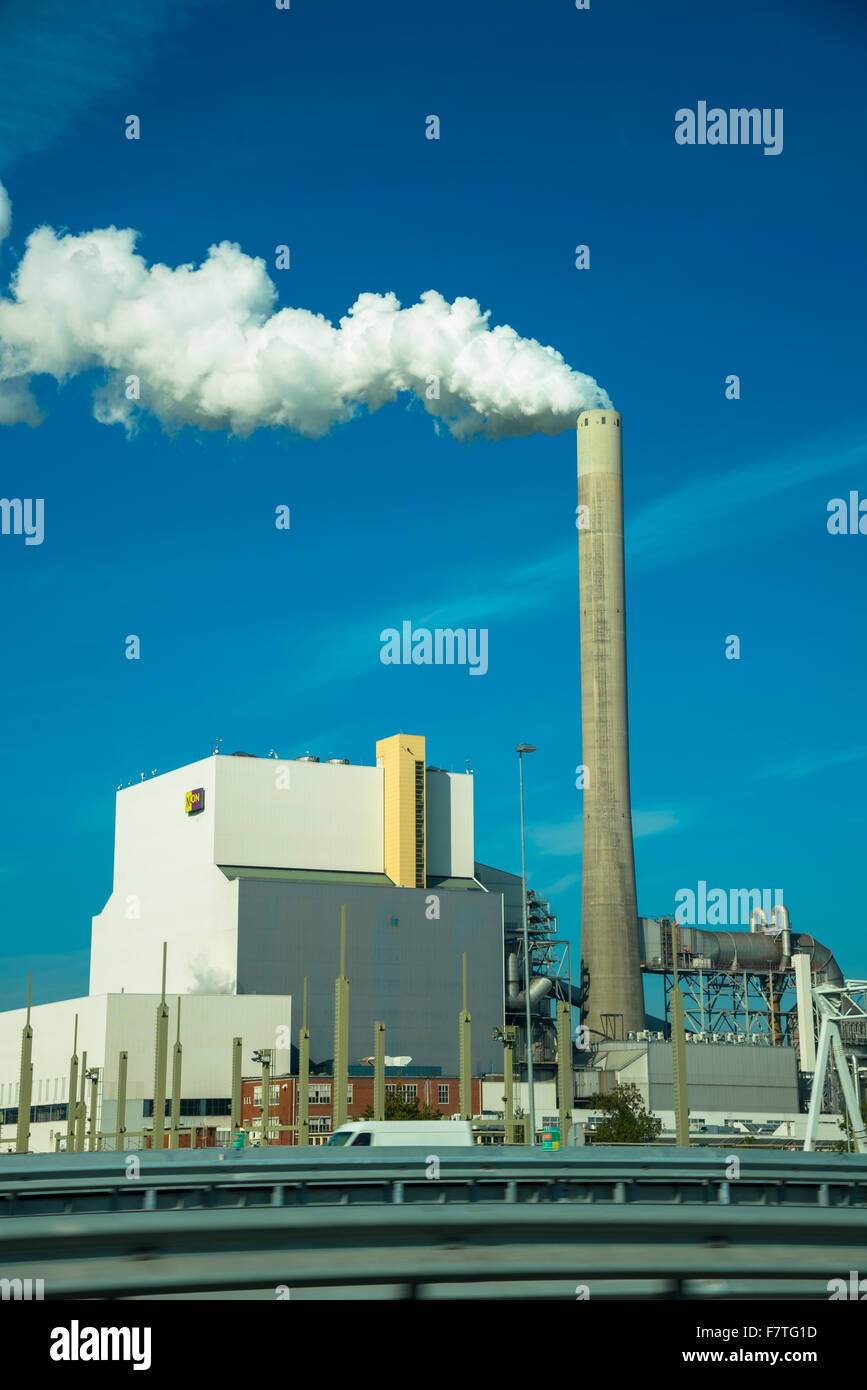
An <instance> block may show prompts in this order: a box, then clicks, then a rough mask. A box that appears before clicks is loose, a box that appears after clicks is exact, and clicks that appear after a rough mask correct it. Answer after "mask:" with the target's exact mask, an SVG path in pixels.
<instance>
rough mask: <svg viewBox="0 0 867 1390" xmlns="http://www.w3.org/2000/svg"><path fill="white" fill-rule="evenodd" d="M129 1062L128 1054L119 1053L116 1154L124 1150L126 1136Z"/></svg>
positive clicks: (115, 1135)
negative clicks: (127, 1071) (127, 1072)
mask: <svg viewBox="0 0 867 1390" xmlns="http://www.w3.org/2000/svg"><path fill="white" fill-rule="evenodd" d="M128 1061H129V1053H128V1052H119V1053H118V1054H117V1114H116V1116H115V1122H114V1123H115V1128H114V1148H115V1152H117V1151H118V1150H120V1149H122V1148H123V1144H124V1135H125V1134H126V1070H127V1063H128Z"/></svg>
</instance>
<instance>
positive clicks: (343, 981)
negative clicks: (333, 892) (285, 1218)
mask: <svg viewBox="0 0 867 1390" xmlns="http://www.w3.org/2000/svg"><path fill="white" fill-rule="evenodd" d="M348 1072H349V980H348V979H347V978H346V904H345V903H344V904H343V906H342V907H341V909H340V975H339V976H338V978H337V979H336V980H335V982H334V1077H333V1084H334V1092H333V1102H334V1104H333V1119H332V1124H333V1126H334V1129H335V1131H336V1130H338V1129H339V1128H340V1126H341V1125H344V1124H346V1114H347V1100H346V1096H347V1086H348V1084H349V1081H348Z"/></svg>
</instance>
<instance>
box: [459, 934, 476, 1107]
mask: <svg viewBox="0 0 867 1390" xmlns="http://www.w3.org/2000/svg"><path fill="white" fill-rule="evenodd" d="M461 989H462V997H463V1007H462V1009H461V1012H460V1016H459V1020H458V1033H459V1039H460V1046H459V1057H460V1106H461V1119H462V1120H471V1119H472V1118H473V1080H472V1048H471V1029H470V1024H471V1022H472V1020H471V1018H470V1014H469V1010H468V1009H467V953H466V951H464V952H462V954H461Z"/></svg>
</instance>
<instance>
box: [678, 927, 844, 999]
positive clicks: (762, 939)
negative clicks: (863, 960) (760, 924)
mask: <svg viewBox="0 0 867 1390" xmlns="http://www.w3.org/2000/svg"><path fill="white" fill-rule="evenodd" d="M786 917H787V920H788V914H786ZM787 937H788V940H786V938H787ZM680 938H681V943H682V945H684V946H688V947H689V949H690V950H691V951H692V952H693V953H694V954H695V955H696V956H699V957H701V958H702V959H703V960H708V961H710V963H711V965H713V966H714V967H715V968H716V969H717V970H780V969H782V968H784V965H785V964H788V961H789V960H790V958H791V955H792V953H793V952H795V953H797V954H799V955H808V956H809V957H810V967H811V971H812V974H813V975H814V976H817V977H819V978H820V979H821V980H822V981H823V982H826V983H828V984H833V985H840V984H842V982H843V972H842V971H841V969H840V967H839V965H838V964H837V962H836V960H835V959H834V955H833V953H832V952H831V951H830V950H829V948H828V947H827V946H823V945H822V943H821V942H820V941H817V940H816V938H815V937H814V936H810V934H809V932H796V933H794V934H793V933H792V932H791V931H790V929H789V927H788V925H786V926H785V927H784V928H783V929H782V931H781V932H780V934H779V936H771V935H767V934H766V933H764V932H762V931H752V930H751V931H748V932H738V931H706V930H704V929H703V928H700V927H681V928H680ZM787 947H788V949H787Z"/></svg>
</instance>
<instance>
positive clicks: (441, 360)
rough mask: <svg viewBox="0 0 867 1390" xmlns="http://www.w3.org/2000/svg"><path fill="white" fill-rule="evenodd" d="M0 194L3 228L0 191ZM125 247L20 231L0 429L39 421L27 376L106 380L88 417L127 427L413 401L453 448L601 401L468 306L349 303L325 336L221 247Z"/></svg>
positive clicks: (299, 419)
mask: <svg viewBox="0 0 867 1390" xmlns="http://www.w3.org/2000/svg"><path fill="white" fill-rule="evenodd" d="M0 195H2V196H0V232H2V230H3V216H4V212H3V209H4V201H3V200H4V198H5V194H4V193H3V190H2V185H0ZM6 207H7V208H8V199H6ZM7 225H8V217H7ZM135 242H136V233H135V232H134V231H132V230H130V229H126V230H121V229H118V228H116V227H106V228H103V229H102V230H97V231H92V232H85V233H83V234H81V235H79V236H71V235H65V236H59V235H58V234H57V233H56V232H54V231H53V230H52V229H51V228H50V227H39V228H38V229H37V230H36V231H34V232H31V234H30V236H29V237H28V238H27V243H26V249H25V252H24V255H23V256H22V258H21V260H20V262H19V264H18V267H17V269H16V271H15V273H14V275H13V276H12V280H11V284H10V290H11V296H10V297H9V298H6V297H3V296H0V423H6V424H10V423H14V422H15V421H16V420H26V421H27V422H28V423H31V424H34V423H38V419H39V416H38V411H37V407H36V402H35V401H34V399H33V397H32V395H31V393H30V391H29V388H28V379H29V378H30V377H33V376H38V375H48V376H53V377H54V378H55V379H56V380H57V381H58V382H62V381H65V380H66V379H67V378H69V377H72V376H75V375H77V374H79V373H81V372H86V371H89V370H92V369H102V370H103V371H104V372H105V373H107V374H108V383H107V385H106V386H105V387H103V388H100V389H99V390H98V391H97V392H96V395H95V397H94V414H95V416H96V418H97V419H98V420H100V421H102V422H103V423H106V424H111V423H121V424H123V425H124V426H125V428H126V429H127V430H128V431H131V430H132V429H134V427H135V423H136V417H137V414H138V412H139V411H142V410H146V411H149V412H151V413H152V414H153V415H154V416H155V417H156V418H157V419H158V420H159V421H160V423H161V424H162V425H163V426H164V427H165V428H166V429H170V430H171V429H177V428H180V427H181V426H183V425H193V426H196V427H198V428H199V429H206V430H227V431H229V432H231V433H232V434H235V435H240V436H246V435H249V434H251V433H252V431H253V430H255V429H257V428H259V427H260V426H271V427H284V428H287V429H291V430H295V431H297V432H298V433H299V434H302V435H307V436H308V437H310V438H314V439H315V438H319V437H320V436H322V435H323V434H325V433H326V432H327V431H328V430H329V429H330V428H331V427H332V426H333V425H334V424H336V423H338V422H341V421H346V420H349V419H351V418H352V417H353V416H354V415H356V414H358V413H359V411H361V410H364V409H366V410H368V411H373V410H378V409H379V408H380V406H382V405H385V404H386V402H388V401H393V400H395V399H396V398H397V396H398V395H399V393H401V392H410V393H412V394H413V395H414V396H415V397H417V398H418V399H419V400H420V401H421V403H422V405H423V406H424V409H425V410H426V411H428V413H429V414H431V415H433V416H434V417H435V418H436V419H437V420H439V421H442V423H443V424H444V425H445V426H446V427H447V428H448V429H449V430H450V431H451V433H452V434H453V435H455V436H456V437H457V438H467V437H469V436H471V435H475V434H481V435H484V436H487V437H488V438H503V437H507V436H515V435H525V434H532V433H534V432H536V431H540V432H541V433H543V434H557V433H559V432H560V431H561V430H565V429H570V428H573V427H574V424H575V417H576V415H578V413H579V412H580V411H581V410H586V409H593V408H596V407H600V406H603V407H608V406H610V405H611V401H610V400H609V398H608V395H607V394H606V392H605V391H604V390H602V388H601V387H600V386H599V385H598V384H597V383H596V382H595V381H594V380H593V378H592V377H589V376H585V375H584V374H583V373H581V372H576V371H573V370H572V368H571V367H569V366H568V365H567V363H566V362H564V360H563V358H562V356H561V355H560V353H559V352H556V351H555V350H554V349H553V348H550V347H543V346H542V345H541V344H540V343H538V342H536V341H535V339H532V338H530V339H527V338H521V337H520V336H519V335H518V334H517V333H516V332H515V331H514V329H512V328H509V327H508V326H507V325H502V326H499V327H495V328H491V327H490V326H489V324H488V314H487V313H483V312H482V310H481V309H480V307H479V305H478V303H477V302H476V300H474V299H463V298H461V299H456V300H455V301H454V303H452V304H450V303H449V302H448V301H447V300H445V299H444V298H443V297H442V295H440V294H438V293H437V292H436V291H435V290H428V291H427V292H426V293H425V294H423V295H422V296H421V300H420V302H419V303H418V304H414V305H412V307H410V308H407V309H402V308H401V306H400V303H399V302H398V300H397V299H396V298H395V296H394V295H393V294H382V295H381V294H361V295H359V297H358V299H357V300H356V302H355V303H354V304H353V305H352V307H351V309H350V310H349V311H348V313H347V314H346V316H345V318H342V319H341V320H340V323H339V326H338V327H337V328H335V327H334V326H333V325H332V324H331V323H329V322H328V321H327V320H326V319H325V318H323V317H322V315H321V314H313V313H310V312H309V311H308V310H306V309H291V308H286V309H276V308H275V303H276V299H277V291H276V288H275V286H274V284H273V282H272V281H271V279H270V278H269V276H268V274H267V272H266V269H265V263H264V261H263V260H261V259H258V258H253V257H250V256H247V255H245V254H244V252H243V251H241V249H240V247H238V246H237V245H234V244H232V243H231V242H227V241H223V242H220V244H219V245H217V246H212V247H210V249H209V251H208V255H207V257H206V259H205V260H204V261H203V262H202V264H201V265H200V266H190V265H182V266H178V267H176V268H174V269H173V268H171V267H170V266H166V265H152V266H148V265H147V264H146V262H145V261H144V259H143V257H141V256H140V255H138V254H137V253H136V250H135ZM132 378H135V379H136V380H131V379H132ZM137 392H138V397H137V396H136V393H137ZM437 393H438V394H437Z"/></svg>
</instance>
